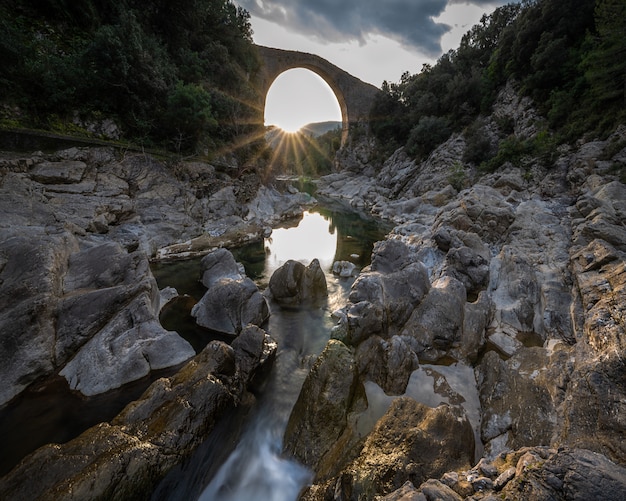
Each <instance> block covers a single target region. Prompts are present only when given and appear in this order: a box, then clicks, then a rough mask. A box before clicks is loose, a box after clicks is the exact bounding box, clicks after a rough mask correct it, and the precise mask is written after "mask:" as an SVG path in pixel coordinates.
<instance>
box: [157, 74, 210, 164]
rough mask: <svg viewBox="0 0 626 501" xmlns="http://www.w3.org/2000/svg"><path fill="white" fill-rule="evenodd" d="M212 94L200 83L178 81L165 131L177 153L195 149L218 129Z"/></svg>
mask: <svg viewBox="0 0 626 501" xmlns="http://www.w3.org/2000/svg"><path fill="white" fill-rule="evenodd" d="M216 127H217V120H215V117H214V116H213V114H212V112H211V95H210V94H209V93H208V92H207V91H206V90H204V89H203V88H202V87H201V86H200V85H197V84H178V85H177V86H176V87H175V88H174V90H173V91H171V92H170V94H169V96H168V98H167V108H166V110H165V113H164V114H163V125H162V130H163V131H164V132H165V133H166V137H169V138H171V140H172V141H173V146H174V149H175V150H176V151H177V152H179V153H180V152H181V151H192V152H193V151H194V150H196V148H198V146H199V143H200V141H201V140H202V139H203V138H208V137H210V135H211V134H212V133H213V132H214V131H215V129H216Z"/></svg>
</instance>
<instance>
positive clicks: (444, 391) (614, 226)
mask: <svg viewBox="0 0 626 501" xmlns="http://www.w3.org/2000/svg"><path fill="white" fill-rule="evenodd" d="M495 110H496V111H495V113H494V116H492V117H487V118H485V119H484V120H485V124H486V125H485V127H484V128H485V130H486V131H487V132H488V133H489V134H491V135H492V139H493V141H494V142H497V140H498V137H499V131H498V123H500V122H501V120H499V118H502V117H504V118H506V119H507V122H511V123H513V124H514V133H515V134H516V135H517V136H518V137H522V138H523V137H532V136H533V134H536V133H537V127H536V124H537V120H538V116H537V114H536V113H535V112H534V110H533V109H532V106H531V103H530V102H528V101H526V100H522V99H519V98H518V97H517V96H516V94H515V93H514V92H513V91H512V89H511V88H507V89H506V90H505V91H504V92H503V93H502V94H501V96H500V99H499V102H498V103H497V104H496V107H495ZM465 147H466V144H465V139H464V137H463V136H462V135H454V136H452V137H451V138H450V139H449V140H448V141H447V142H446V143H444V144H443V145H441V146H440V147H439V148H438V149H436V150H435V151H434V152H433V153H432V154H431V155H430V156H429V158H428V159H426V160H425V161H423V162H415V161H414V160H412V159H410V158H408V157H407V156H406V155H405V153H404V152H403V151H402V150H398V151H397V152H395V153H394V154H393V155H392V156H391V157H390V158H389V159H387V160H386V161H385V162H384V163H383V164H382V165H380V164H379V163H377V161H375V160H374V159H373V157H372V155H371V153H372V150H371V145H370V144H369V143H368V141H367V140H364V141H362V142H360V143H359V144H353V145H352V146H351V147H350V148H347V149H344V150H342V151H341V152H340V154H339V156H338V159H337V162H338V165H339V166H340V167H341V170H340V171H339V172H337V173H334V174H331V175H329V176H326V177H325V178H322V179H321V180H320V181H319V185H318V191H319V193H321V194H324V195H325V196H329V197H334V198H338V199H342V200H345V201H347V202H348V203H350V204H351V205H353V206H355V207H358V208H360V209H362V210H365V211H369V212H371V213H372V214H374V215H376V216H377V217H380V218H381V219H384V220H385V221H388V222H391V223H392V224H393V225H394V229H393V230H392V231H391V232H390V234H389V235H388V237H387V238H386V239H385V240H383V241H381V242H379V243H378V244H376V245H375V247H374V251H373V253H372V259H371V265H370V266H368V267H366V268H364V269H363V270H361V272H360V274H359V276H358V277H357V279H356V281H355V283H354V285H353V287H352V289H351V292H350V296H349V300H348V302H347V304H345V305H344V306H343V307H341V308H339V309H338V310H337V311H335V312H334V313H333V317H334V318H335V320H336V325H335V327H334V329H333V330H332V333H330V337H331V339H330V341H329V342H328V344H327V346H326V348H325V349H324V351H323V352H322V353H321V355H320V356H319V357H317V359H316V360H315V362H314V363H313V364H312V367H311V370H310V372H309V373H308V376H307V377H306V379H305V381H304V383H303V389H302V391H301V393H300V396H299V398H298V400H297V402H296V404H295V406H294V408H293V411H292V413H291V416H290V418H289V421H288V424H287V428H286V433H285V436H284V450H285V453H286V454H288V455H289V456H291V457H294V458H296V459H297V460H298V461H300V462H301V463H302V464H304V465H305V466H307V467H308V468H310V469H311V471H312V472H313V480H312V484H311V485H310V486H308V487H307V488H306V489H305V491H304V492H303V493H302V494H301V498H302V499H306V500H327V499H334V500H362V499H379V500H386V501H398V500H402V501H410V500H420V501H421V500H434V499H450V500H457V499H473V500H478V499H520V500H521V499H546V500H547V499H580V500H583V499H615V500H621V499H623V498H624V494H625V493H626V445H625V444H626V440H624V437H625V436H626V421H625V420H624V416H626V382H625V379H624V374H625V373H626V366H625V363H624V356H625V354H626V344H625V340H626V320H625V319H626V226H625V223H624V222H625V221H626V185H624V184H623V182H622V181H621V180H620V178H619V177H618V176H617V175H616V173H617V172H619V169H616V167H620V166H621V167H622V168H623V165H624V164H625V163H626V129H624V128H620V129H618V130H617V131H615V133H614V134H613V136H611V137H610V138H609V139H607V140H605V141H582V140H581V141H580V142H579V143H578V144H576V145H575V146H571V147H569V148H562V149H561V150H560V151H559V156H558V159H556V161H555V162H554V164H553V165H550V166H545V165H543V164H542V162H541V159H533V158H526V159H524V165H523V166H514V165H511V164H504V165H502V166H501V167H500V168H499V169H497V170H496V171H494V172H491V173H485V172H480V171H479V170H478V169H477V168H476V167H475V166H472V165H470V164H467V165H466V164H463V152H464V149H465ZM371 157H372V158H371ZM0 167H1V169H2V170H1V171H0V172H1V175H2V179H1V186H0V188H1V190H2V196H1V198H0V210H1V212H2V214H3V219H2V222H0V235H1V238H0V242H1V243H0V280H1V282H0V298H1V299H2V301H1V302H0V304H1V305H2V306H1V308H2V309H1V310H0V332H1V333H2V340H1V343H2V345H1V348H2V349H1V351H0V356H1V357H2V359H1V360H0V361H1V362H2V364H1V365H0V370H1V371H2V376H3V382H4V384H3V386H2V391H1V392H0V395H1V397H2V398H1V399H0V402H2V403H5V402H8V401H9V400H11V399H12V398H14V397H15V396H16V395H19V393H20V392H21V391H23V390H24V388H27V387H28V386H29V385H30V384H32V383H33V382H34V381H37V380H39V379H41V378H46V377H49V376H52V375H55V374H60V375H61V376H63V377H64V378H65V379H66V380H67V384H68V385H69V386H70V387H71V388H72V389H74V390H76V391H79V392H82V393H83V394H85V395H90V394H96V393H99V392H105V391H107V390H108V389H110V388H114V387H116V386H119V385H121V384H124V383H125V382H127V381H131V380H133V379H136V378H139V377H142V376H143V375H145V374H146V373H148V372H150V371H151V370H153V369H155V368H158V367H166V366H174V365H177V364H183V365H182V369H181V370H179V371H178V372H177V373H176V375H174V376H171V377H169V378H163V379H159V380H158V381H156V382H155V383H153V385H152V386H151V387H150V388H149V389H148V390H147V391H146V393H144V395H143V396H142V397H141V398H140V399H139V400H137V401H136V402H133V403H131V404H129V405H128V406H127V407H126V409H125V410H124V411H123V412H122V413H121V414H120V415H118V416H117V417H116V418H115V419H113V420H112V421H111V422H110V423H103V424H100V425H98V426H96V427H94V428H91V429H89V430H88V431H87V432H85V433H84V434H82V435H81V436H79V437H78V438H76V439H74V440H72V441H70V442H68V443H66V444H63V445H48V446H45V447H43V448H40V449H38V450H37V451H35V452H34V453H33V454H31V455H30V456H28V457H27V458H25V460H24V461H23V462H22V463H21V464H20V465H18V466H17V467H16V468H15V469H13V470H12V471H11V472H10V473H9V474H8V475H6V476H4V477H3V478H2V479H0V497H3V498H4V497H6V498H18V497H26V498H35V497H41V498H42V499H85V498H101V499H105V498H106V499H128V498H129V497H130V496H132V497H133V499H135V498H138V499H141V498H149V497H150V493H151V492H152V491H153V489H154V487H155V486H156V485H158V483H159V481H160V479H162V478H163V477H164V476H165V475H166V474H167V472H168V471H170V470H171V469H172V468H173V467H174V465H176V464H177V463H179V462H181V461H182V460H184V459H185V458H186V457H189V455H191V454H192V453H193V450H194V449H195V448H196V447H197V446H198V444H199V443H200V442H201V441H202V440H203V439H205V438H206V437H208V436H210V435H211V432H212V431H213V430H214V429H215V427H216V424H217V423H218V422H219V421H220V417H223V416H228V412H230V411H231V410H232V409H234V408H236V407H237V406H241V405H244V404H245V402H246V399H249V398H250V394H249V393H247V388H248V386H249V385H250V384H251V381H253V380H254V378H255V377H256V376H257V375H259V374H262V373H263V371H264V370H265V369H266V368H267V366H268V365H269V364H271V362H272V359H273V356H274V354H275V349H276V346H275V344H274V343H273V341H272V340H271V338H270V337H269V336H268V335H267V334H266V333H265V332H264V331H263V330H262V329H261V327H259V326H250V325H248V324H247V323H248V321H249V320H250V319H253V321H256V322H258V323H260V322H262V321H263V318H264V316H265V315H266V311H265V310H264V308H263V306H264V303H263V301H262V298H260V297H259V291H258V290H257V289H256V287H255V286H254V284H251V283H250V282H249V281H248V279H247V278H246V277H245V276H244V275H243V274H242V272H241V268H240V267H238V266H237V264H236V263H235V262H234V261H232V260H231V258H230V257H229V256H228V255H222V256H221V257H220V259H219V260H216V259H214V258H215V257H216V256H218V255H219V253H213V254H211V256H212V257H211V256H209V257H207V258H206V262H204V263H203V266H204V268H205V269H206V270H211V269H213V268H214V267H215V266H216V263H218V262H219V263H220V264H219V266H217V268H215V270H218V271H219V273H218V272H217V271H215V273H217V275H214V273H213V272H211V273H209V274H208V275H207V276H205V277H204V279H203V281H206V284H208V285H207V287H209V297H206V298H205V299H204V300H203V301H204V302H203V303H202V305H201V306H198V308H197V309H196V311H195V316H196V318H198V319H200V322H207V323H208V322H214V321H216V319H217V320H219V322H218V327H219V328H218V330H223V331H224V332H228V333H230V334H232V335H236V339H235V341H233V343H232V345H230V346H228V345H226V344H224V343H220V342H212V343H210V344H209V345H208V346H207V347H206V348H205V349H204V350H203V351H202V352H201V353H200V354H195V353H194V351H193V350H192V349H191V347H190V346H189V345H188V343H187V342H186V341H184V340H183V339H182V338H181V337H179V336H178V335H177V334H176V333H173V332H168V331H166V330H165V329H163V328H162V327H161V326H160V324H159V322H158V308H159V303H160V299H159V291H158V290H157V287H156V283H155V281H154V278H153V277H152V275H151V273H150V270H149V266H148V260H149V258H150V257H160V258H165V257H176V256H178V257H183V256H190V255H196V254H204V253H206V252H207V251H208V250H209V249H211V248H213V247H219V246H222V245H227V244H228V245H230V244H236V243H241V242H244V241H246V240H249V239H255V238H259V237H260V236H262V235H263V234H267V228H268V227H271V226H272V225H273V224H274V223H275V222H276V221H278V220H280V219H281V218H282V217H285V216H288V215H290V214H297V213H299V212H300V211H301V210H302V207H303V206H305V205H306V204H307V203H310V199H309V198H308V197H307V196H305V195H303V194H299V193H282V194H281V193H278V192H277V191H276V190H273V189H271V188H267V187H263V186H261V185H259V183H258V182H257V181H256V179H255V178H253V177H249V176H243V177H236V176H234V175H230V174H229V173H228V172H217V171H215V169H214V168H213V167H211V166H210V165H208V164H200V163H177V164H176V165H167V164H166V163H163V162H158V161H156V160H154V159H152V158H151V157H147V156H143V155H127V156H124V155H121V154H119V153H116V152H114V151H113V150H110V149H106V148H96V149H93V148H92V149H89V148H85V149H76V148H72V149H69V150H62V151H58V152H55V153H48V154H44V153H36V154H29V155H19V154H10V155H9V154H7V155H4V156H3V158H2V160H1V161H0ZM290 266H291V267H290V268H289V267H288V268H286V269H284V270H283V271H282V274H283V275H282V278H280V277H277V278H276V280H279V278H280V283H279V282H275V283H274V284H273V286H272V284H270V286H272V289H273V291H271V293H273V295H274V296H276V297H277V298H279V299H283V300H284V304H285V306H286V307H297V305H298V304H299V302H300V301H302V300H304V299H310V298H311V297H312V296H311V294H310V293H308V292H306V291H305V290H304V289H302V284H301V283H300V282H298V283H296V281H295V279H296V278H298V277H300V278H302V277H304V282H306V283H308V284H309V285H310V284H313V283H317V279H316V278H314V277H315V276H316V266H315V264H313V265H311V266H310V267H309V268H308V269H304V268H301V267H299V266H297V265H295V264H293V263H292V264H290ZM216 276H218V278H216ZM306 277H309V278H306ZM216 284H219V286H220V287H223V288H224V291H225V292H224V294H225V297H228V298H230V299H233V300H236V298H237V297H239V298H244V297H245V298H246V302H245V305H246V307H245V308H239V306H241V305H242V304H244V302H243V301H242V302H239V303H237V304H239V306H237V305H235V306H233V308H231V309H230V310H229V311H234V312H236V314H233V315H226V316H225V317H224V318H219V316H218V315H217V314H214V313H210V312H212V311H214V310H215V311H217V310H219V308H217V306H216V305H219V304H221V303H220V302H221V299H219V298H218V299H215V298H214V297H212V296H211V294H213V292H215V291H213V292H211V291H210V289H212V288H213V287H214V286H215V285H216ZM279 286H280V287H279ZM268 289H269V287H268ZM319 290H321V289H319ZM235 302H236V301H235ZM313 303H315V301H313ZM216 308H217V310H216ZM207 312H209V313H210V314H209V313H207ZM242 319H246V320H245V322H243V321H242ZM234 320H236V321H234ZM52 465H55V466H54V467H52ZM41 472H45V474H44V475H42V474H41ZM33 478H36V479H37V481H36V482H35V481H32V479H33Z"/></svg>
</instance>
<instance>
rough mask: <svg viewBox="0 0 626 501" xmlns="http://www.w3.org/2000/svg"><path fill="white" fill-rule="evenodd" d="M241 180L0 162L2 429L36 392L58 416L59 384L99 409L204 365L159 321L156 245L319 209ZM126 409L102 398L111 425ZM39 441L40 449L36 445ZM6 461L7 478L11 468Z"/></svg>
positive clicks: (106, 161)
mask: <svg viewBox="0 0 626 501" xmlns="http://www.w3.org/2000/svg"><path fill="white" fill-rule="evenodd" d="M236 171H237V169H236V168H235V167H234V166H231V168H230V169H226V170H225V167H223V166H221V167H219V168H216V167H215V166H213V165H210V164H207V163H202V162H171V163H165V162H161V161H158V160H156V159H155V158H153V157H151V156H150V155H147V154H143V153H137V152H131V151H121V150H116V149H113V148H109V147H95V148H94V147H76V146H73V147H70V148H66V149H60V150H59V149H58V150H52V151H48V152H45V153H44V152H42V151H38V152H26V153H25V152H3V153H2V154H0V212H1V213H2V215H3V217H2V221H0V299H1V300H0V304H1V305H2V306H1V307H0V332H1V333H2V349H1V350H0V358H1V362H2V363H1V367H2V368H1V369H0V371H1V373H2V377H3V381H4V384H3V387H2V390H0V397H1V398H0V402H1V404H2V405H3V406H4V409H3V412H4V411H5V410H6V409H7V408H8V407H11V410H10V411H7V412H4V413H3V414H2V416H0V420H3V422H5V423H11V422H12V421H11V420H14V419H16V416H19V415H20V412H21V411H19V410H18V411H15V409H14V407H15V406H18V407H19V405H20V403H19V402H20V401H21V400H23V397H22V394H23V393H24V392H25V391H26V390H28V391H29V392H31V393H33V392H34V393H33V395H34V397H33V398H34V399H35V400H37V399H39V401H40V402H41V401H42V400H43V405H44V407H43V408H45V409H49V406H48V404H46V403H45V398H44V399H41V398H39V397H40V396H42V395H45V394H47V393H48V389H50V388H52V389H54V391H53V393H54V392H55V391H56V388H58V387H64V388H65V389H63V390H62V392H61V393H65V394H66V396H67V397H68V398H70V400H71V399H78V400H81V399H86V400H87V401H89V399H95V400H98V398H99V397H98V395H102V394H107V395H110V394H111V393H112V392H113V393H114V392H115V391H116V390H115V389H116V388H119V387H122V386H125V385H128V384H131V383H132V382H133V381H137V382H141V381H144V383H143V385H144V386H143V388H141V386H140V388H141V389H140V391H139V393H134V394H133V393H132V392H131V393H129V395H134V396H132V397H131V396H129V397H128V399H130V398H136V397H137V396H139V394H140V393H141V391H143V389H145V388H146V387H147V385H148V384H149V382H150V379H149V377H150V375H151V374H154V375H157V376H159V375H160V376H170V375H171V374H172V373H173V372H171V371H170V372H167V371H168V368H172V370H173V371H174V370H176V369H177V368H180V367H181V366H182V365H183V364H184V363H185V362H188V361H189V360H190V359H191V358H192V357H193V356H194V354H195V352H194V350H193V348H192V347H191V345H190V344H189V343H188V342H187V341H185V340H184V339H183V338H181V337H180V336H178V335H177V334H176V333H175V332H171V331H168V330H166V329H164V328H163V327H162V326H161V325H160V323H159V319H158V314H159V309H160V304H159V303H160V298H159V290H158V286H157V283H156V281H155V279H154V277H153V275H152V273H151V271H150V265H149V261H150V260H151V259H153V258H154V257H155V256H156V254H157V250H158V249H160V248H163V247H166V246H168V245H170V244H174V243H179V242H184V241H185V240H189V239H191V238H192V237H197V236H199V235H203V234H204V235H208V236H209V237H210V241H209V243H208V244H207V245H206V246H205V247H204V248H203V249H201V250H200V252H204V253H206V252H208V251H209V250H210V249H211V248H214V247H221V246H225V245H234V244H235V243H241V242H243V241H250V240H254V239H260V240H262V239H263V234H264V232H266V231H267V228H271V226H272V225H274V224H277V223H278V222H279V221H281V220H282V219H283V218H285V217H287V218H288V217H291V216H292V215H295V214H300V213H301V212H302V210H303V209H304V208H305V207H308V206H309V205H311V203H312V202H313V199H311V197H309V196H308V195H304V194H299V193H288V192H286V193H279V192H278V191H276V190H275V189H273V188H269V187H265V186H262V185H261V184H260V182H259V181H258V179H257V178H256V177H255V176H254V174H251V173H249V174H244V175H242V176H240V177H238V178H235V177H234V174H235V173H236ZM251 228H253V229H254V231H252V230H251ZM231 232H232V233H231ZM233 234H235V235H239V236H241V235H243V237H241V238H238V239H237V240H235V239H234V238H232V235H233ZM27 398H30V397H27ZM128 399H127V400H126V402H125V403H127V402H128V401H129V400H128ZM103 401H106V397H103ZM125 403H122V404H119V403H111V404H109V403H106V404H105V405H107V406H110V409H109V412H108V413H107V412H105V413H103V414H102V419H111V418H113V417H114V415H115V414H117V412H119V410H121V407H120V405H121V406H122V407H123V405H125ZM7 406H8V407H7ZM28 412H33V409H31V411H28ZM66 416H67V415H66ZM85 417H86V416H81V417H80V419H78V420H77V421H78V422H77V425H76V429H77V430H80V429H81V428H82V429H84V427H85V425H86V424H87V423H88V422H89V420H88V418H87V419H86V420H85V419H84V418H85ZM10 433H11V429H10V428H5V427H3V430H2V434H3V437H2V442H3V447H2V449H3V450H4V451H5V452H6V451H10V450H15V447H14V446H13V445H10V444H13V443H14V438H15V437H10V438H9V436H8V435H9V434H10ZM33 435H36V434H33ZM53 436H54V434H53ZM30 439H33V442H31V444H32V445H31V447H34V446H36V445H38V444H39V443H40V442H38V439H36V438H35V437H34V436H33V437H30V438H29V440H30ZM67 439H68V436H67V435H66V434H63V435H62V436H60V437H58V436H57V438H55V440H59V441H63V440H67ZM5 444H6V447H4V445H5ZM21 445H22V444H20V445H19V446H17V447H18V449H19V450H28V447H26V449H24V448H22V446H21ZM21 454H23V453H18V457H19V455H21ZM3 459H7V461H9V462H7V463H6V464H4V463H3V469H4V472H6V470H7V469H8V468H10V467H11V466H12V465H14V464H15V459H14V460H10V459H9V458H8V457H6V456H5V455H3ZM11 461H13V462H11Z"/></svg>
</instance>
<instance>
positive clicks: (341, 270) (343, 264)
mask: <svg viewBox="0 0 626 501" xmlns="http://www.w3.org/2000/svg"><path fill="white" fill-rule="evenodd" d="M333 275H337V276H339V277H341V278H349V277H354V276H356V275H358V268H357V266H356V265H355V264H354V263H351V262H350V261H335V262H334V263H333Z"/></svg>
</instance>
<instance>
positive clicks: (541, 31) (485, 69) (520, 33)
mask: <svg viewBox="0 0 626 501" xmlns="http://www.w3.org/2000/svg"><path fill="white" fill-rule="evenodd" d="M510 81H513V82H514V83H515V84H516V87H517V89H518V90H520V91H521V92H522V93H523V94H525V95H528V96H530V97H531V98H532V99H533V100H534V104H535V106H537V107H538V109H539V111H540V112H542V113H543V114H544V116H545V117H546V118H547V120H548V124H549V126H550V127H551V129H552V131H553V132H554V134H549V135H547V136H546V135H540V136H539V137H538V138H537V139H536V140H533V141H528V140H522V139H516V138H514V137H510V138H507V139H505V140H504V142H503V144H502V145H501V147H500V151H499V152H497V153H496V154H495V156H494V158H492V159H490V158H491V157H492V156H493V152H491V151H490V149H489V147H488V144H487V143H488V141H487V139H486V138H484V137H481V133H480V130H479V129H480V127H479V126H477V127H476V128H472V127H470V128H468V126H470V124H472V122H474V121H475V120H476V118H477V117H479V116H480V114H483V113H489V112H490V111H491V105H492V103H493V102H494V101H495V98H496V96H497V94H498V92H499V90H500V89H501V88H502V86H503V85H504V84H505V83H507V82H510ZM382 90H383V92H382V93H381V95H380V97H379V98H378V99H377V100H376V102H375V104H374V107H373V109H372V131H373V134H374V135H375V136H376V137H377V138H378V139H379V140H380V142H381V144H383V145H385V147H386V148H397V147H399V146H406V148H407V151H408V152H409V153H410V154H413V155H416V156H422V155H424V154H425V153H426V152H428V151H430V150H432V148H433V147H434V146H436V144H435V145H434V143H435V142H436V141H442V140H445V138H446V137H447V135H446V134H444V133H442V132H443V130H444V124H445V125H447V127H448V128H449V131H451V132H455V131H459V132H460V131H462V130H465V136H466V141H467V147H468V148H467V151H466V153H465V161H467V162H472V163H476V164H480V163H483V164H484V165H486V166H488V168H493V167H494V165H496V164H501V163H503V162H504V161H506V160H509V161H514V163H519V162H520V161H521V159H522V158H524V157H525V156H527V155H530V153H535V154H538V155H540V156H541V158H540V160H541V162H542V163H545V164H547V165H549V164H550V163H551V162H552V155H553V153H552V154H549V152H548V151H547V149H549V148H556V145H557V144H558V143H560V142H565V141H574V140H576V139H578V138H580V137H581V136H583V135H585V134H592V135H594V136H596V135H597V136H600V137H606V136H607V135H608V134H609V133H610V132H611V131H612V130H614V129H615V127H616V126H617V125H618V124H620V123H624V122H625V121H626V2H624V0H523V1H522V2H521V3H514V4H510V5H505V6H502V7H500V8H498V9H496V10H495V11H494V12H493V13H492V14H491V15H490V16H483V18H482V19H481V21H480V23H479V24H477V25H476V26H474V27H472V29H471V30H469V31H468V32H467V33H466V34H465V35H464V36H463V38H462V40H461V44H460V45H459V48H458V49H456V50H451V51H449V52H448V53H446V54H444V55H443V56H441V58H440V59H439V60H438V61H437V63H436V64H435V65H433V66H430V65H424V67H423V68H422V70H421V72H419V73H418V74H415V75H411V74H409V73H405V74H404V75H403V76H402V78H401V80H400V82H399V83H397V84H394V83H391V84H389V83H387V82H386V83H385V84H384V85H383V89H382ZM434 118H438V119H439V120H440V121H439V122H438V126H435V122H433V120H434ZM428 124H430V125H428ZM513 126H514V124H513V123H512V122H511V123H510V124H504V123H503V124H501V126H500V129H501V131H502V132H504V133H505V134H512V133H513V130H514V127H513ZM428 129H433V130H434V131H435V134H434V135H433V136H432V137H429V138H425V137H424V131H427V130H428ZM546 134H547V133H546Z"/></svg>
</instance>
